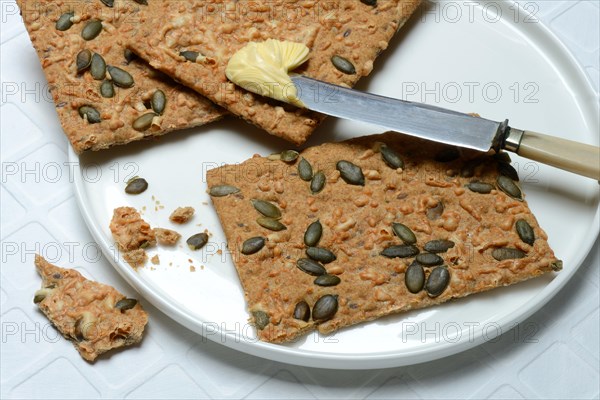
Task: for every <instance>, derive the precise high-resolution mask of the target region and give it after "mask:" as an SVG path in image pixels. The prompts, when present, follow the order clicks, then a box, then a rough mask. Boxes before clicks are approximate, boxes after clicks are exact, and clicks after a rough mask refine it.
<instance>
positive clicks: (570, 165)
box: [504, 128, 600, 182]
mask: <svg viewBox="0 0 600 400" xmlns="http://www.w3.org/2000/svg"><path fill="white" fill-rule="evenodd" d="M504 149H506V150H509V151H513V152H515V153H517V154H518V155H520V156H522V157H525V158H528V159H530V160H533V161H539V162H541V163H544V164H547V165H552V166H553V167H556V168H560V169H564V170H565V171H569V172H574V173H576V174H579V175H583V176H587V177H589V178H593V179H596V180H597V181H599V182H600V148H599V147H596V146H592V145H589V144H584V143H578V142H573V141H571V140H567V139H562V138H557V137H554V136H549V135H544V134H542V133H537V132H533V131H522V130H520V129H514V128H509V132H508V135H507V137H506V140H505V143H504Z"/></svg>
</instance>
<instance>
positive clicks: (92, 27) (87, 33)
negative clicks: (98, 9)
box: [81, 19, 102, 40]
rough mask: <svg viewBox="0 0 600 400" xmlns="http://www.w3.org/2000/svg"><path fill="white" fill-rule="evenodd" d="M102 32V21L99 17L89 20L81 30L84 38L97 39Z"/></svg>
mask: <svg viewBox="0 0 600 400" xmlns="http://www.w3.org/2000/svg"><path fill="white" fill-rule="evenodd" d="M100 32H102V22H100V21H98V20H97V19H93V20H91V21H89V22H88V23H87V24H85V26H84V27H83V29H82V30H81V37H82V38H83V40H92V39H95V38H96V36H98V35H99V34H100Z"/></svg>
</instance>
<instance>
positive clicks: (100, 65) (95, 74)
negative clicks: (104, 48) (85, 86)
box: [90, 53, 106, 81]
mask: <svg viewBox="0 0 600 400" xmlns="http://www.w3.org/2000/svg"><path fill="white" fill-rule="evenodd" d="M90 74H91V75H92V78H94V79H96V80H98V81H99V80H101V79H104V77H105V76H106V62H105V61H104V58H102V56H101V55H100V54H98V53H94V55H93V56H92V63H91V65H90Z"/></svg>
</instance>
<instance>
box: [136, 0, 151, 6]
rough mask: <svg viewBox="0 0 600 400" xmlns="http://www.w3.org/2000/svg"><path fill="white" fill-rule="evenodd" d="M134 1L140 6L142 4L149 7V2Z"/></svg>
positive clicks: (146, 0)
mask: <svg viewBox="0 0 600 400" xmlns="http://www.w3.org/2000/svg"><path fill="white" fill-rule="evenodd" d="M133 1H135V2H136V3H138V4H142V5H144V6H147V5H148V0H133Z"/></svg>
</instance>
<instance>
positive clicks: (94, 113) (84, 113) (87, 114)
mask: <svg viewBox="0 0 600 400" xmlns="http://www.w3.org/2000/svg"><path fill="white" fill-rule="evenodd" d="M79 116H80V117H81V118H86V119H87V122H88V124H97V123H99V122H101V121H102V117H101V116H100V113H99V112H98V110H96V109H95V108H94V107H92V106H81V107H79Z"/></svg>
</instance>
